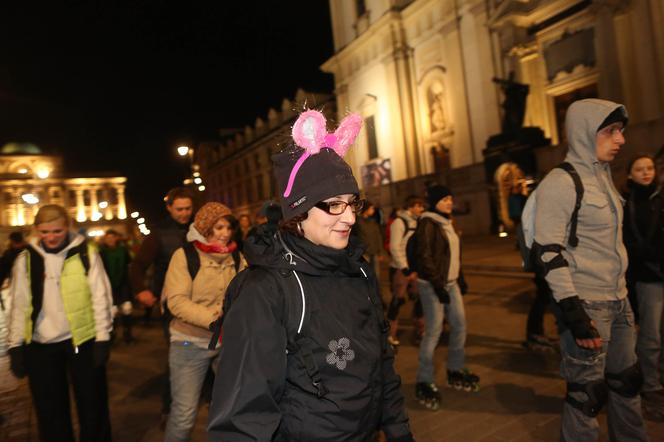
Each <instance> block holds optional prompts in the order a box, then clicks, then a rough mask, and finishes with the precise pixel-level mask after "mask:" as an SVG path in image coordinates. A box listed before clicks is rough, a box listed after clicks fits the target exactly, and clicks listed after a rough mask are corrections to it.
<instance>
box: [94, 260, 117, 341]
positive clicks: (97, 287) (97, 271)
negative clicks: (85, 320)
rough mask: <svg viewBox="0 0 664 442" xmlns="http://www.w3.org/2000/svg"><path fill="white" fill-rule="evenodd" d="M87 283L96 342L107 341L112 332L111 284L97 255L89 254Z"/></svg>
mask: <svg viewBox="0 0 664 442" xmlns="http://www.w3.org/2000/svg"><path fill="white" fill-rule="evenodd" d="M88 283H89V284H90V292H91V293H92V309H93V310H94V315H95V328H96V329H97V336H96V340H97V341H108V340H109V339H110V338H111V330H113V315H112V307H113V292H112V290H111V282H110V281H109V279H108V275H106V270H104V264H103V263H102V262H101V257H100V256H99V253H97V252H94V253H91V254H90V270H89V272H88Z"/></svg>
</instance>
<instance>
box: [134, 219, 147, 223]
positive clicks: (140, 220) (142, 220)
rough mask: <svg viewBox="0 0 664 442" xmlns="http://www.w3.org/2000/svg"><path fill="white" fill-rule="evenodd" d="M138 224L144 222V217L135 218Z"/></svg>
mask: <svg viewBox="0 0 664 442" xmlns="http://www.w3.org/2000/svg"><path fill="white" fill-rule="evenodd" d="M136 222H137V223H138V224H145V218H139V219H137V220H136Z"/></svg>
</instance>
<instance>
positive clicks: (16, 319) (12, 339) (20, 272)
mask: <svg viewBox="0 0 664 442" xmlns="http://www.w3.org/2000/svg"><path fill="white" fill-rule="evenodd" d="M26 253H27V252H22V253H21V254H19V255H18V256H17V257H16V260H15V261H14V266H13V267H12V276H11V280H10V282H9V298H10V300H11V301H10V302H11V310H10V312H9V348H13V347H18V346H20V345H22V344H23V343H24V342H25V311H26V309H27V304H28V290H29V287H28V273H27V268H26V259H25V256H26Z"/></svg>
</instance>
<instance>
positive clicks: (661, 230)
mask: <svg viewBox="0 0 664 442" xmlns="http://www.w3.org/2000/svg"><path fill="white" fill-rule="evenodd" d="M627 184H628V189H629V191H628V192H627V193H625V194H624V195H623V197H624V198H625V200H626V204H625V216H624V217H623V240H624V242H625V247H626V248H627V254H628V256H629V268H628V270H627V277H628V279H629V280H630V281H631V282H636V281H641V282H661V281H662V274H663V273H664V196H663V195H662V189H661V187H660V188H658V187H657V186H656V185H655V184H652V185H650V186H641V185H638V184H636V183H634V182H633V181H631V180H629V181H628V183H627Z"/></svg>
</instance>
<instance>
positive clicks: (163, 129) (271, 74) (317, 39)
mask: <svg viewBox="0 0 664 442" xmlns="http://www.w3.org/2000/svg"><path fill="white" fill-rule="evenodd" d="M63 4H64V5H63ZM332 53H333V44H332V35H331V23H330V18H329V7H328V2H327V1H324V0H308V1H307V0H301V1H292V0H288V1H272V0H266V1H246V0H245V1H241V2H234V1H222V0H216V1H194V2H188V3H187V2H166V1H163V0H162V1H149V2H146V1H132V2H122V3H120V2H113V1H66V2H30V1H24V2H3V5H2V6H1V7H0V104H1V105H0V145H2V144H4V143H6V142H10V141H24V142H31V143H34V144H36V145H38V146H39V147H41V148H42V149H43V150H45V151H47V152H54V153H60V154H63V155H64V157H65V169H66V172H67V173H68V174H72V173H77V172H79V173H84V174H86V175H91V174H93V173H94V172H95V171H116V172H119V173H121V174H125V175H126V176H127V177H128V178H129V185H128V191H127V194H128V197H129V204H130V209H131V210H135V209H138V210H141V211H143V212H144V213H145V212H146V211H147V212H148V214H149V215H151V216H152V217H153V221H156V220H155V219H154V217H155V216H157V215H158V214H162V213H163V212H162V211H161V206H162V203H161V201H160V199H161V197H162V196H163V194H164V193H165V192H166V191H167V190H168V188H170V187H172V186H175V185H179V184H180V183H181V180H182V179H183V178H184V174H185V165H184V164H183V162H182V160H181V159H180V158H179V157H177V154H176V153H175V148H176V147H177V145H178V144H180V143H183V142H186V143H191V144H192V145H193V144H194V143H195V142H196V141H201V140H209V139H214V138H215V137H216V134H217V130H218V129H219V128H229V127H231V128H232V127H244V126H245V125H246V124H253V122H254V120H255V118H256V117H257V116H261V117H265V115H266V114H267V110H268V109H269V107H277V108H278V107H279V106H280V104H281V100H282V99H283V98H284V97H289V98H292V97H293V95H294V93H295V91H296V89H297V88H298V87H303V88H305V89H310V90H314V91H331V90H332V88H333V79H332V77H331V76H329V75H327V74H323V73H322V72H320V70H319V66H320V65H321V64H322V63H323V62H324V61H325V60H326V59H328V58H329V57H330V56H331V55H332Z"/></svg>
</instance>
